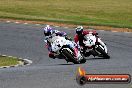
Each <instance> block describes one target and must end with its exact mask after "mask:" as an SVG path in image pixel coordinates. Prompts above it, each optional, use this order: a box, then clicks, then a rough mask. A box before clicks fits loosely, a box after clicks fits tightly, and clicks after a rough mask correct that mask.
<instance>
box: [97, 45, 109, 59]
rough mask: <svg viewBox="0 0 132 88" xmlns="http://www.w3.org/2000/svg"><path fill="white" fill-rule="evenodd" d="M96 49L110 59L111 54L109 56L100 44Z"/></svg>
mask: <svg viewBox="0 0 132 88" xmlns="http://www.w3.org/2000/svg"><path fill="white" fill-rule="evenodd" d="M96 50H97V51H98V52H100V53H101V55H102V56H103V57H104V58H106V59H110V56H109V55H108V54H107V53H106V52H105V51H104V50H103V49H102V48H101V47H100V46H98V47H97V48H96Z"/></svg>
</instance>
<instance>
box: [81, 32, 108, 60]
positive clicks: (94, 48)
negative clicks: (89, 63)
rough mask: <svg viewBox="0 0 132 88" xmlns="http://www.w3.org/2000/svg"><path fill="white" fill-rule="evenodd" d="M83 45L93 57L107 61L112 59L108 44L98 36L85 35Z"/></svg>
mask: <svg viewBox="0 0 132 88" xmlns="http://www.w3.org/2000/svg"><path fill="white" fill-rule="evenodd" d="M83 43H84V44H85V46H86V47H87V50H89V51H90V53H91V54H92V55H93V56H99V57H103V58H106V59H109V58H110V56H109V55H108V50H107V47H106V44H105V43H104V42H103V41H102V40H101V39H100V38H99V37H98V35H93V34H92V33H89V34H87V35H85V36H84V40H83Z"/></svg>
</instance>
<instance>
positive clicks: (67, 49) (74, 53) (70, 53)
mask: <svg viewBox="0 0 132 88" xmlns="http://www.w3.org/2000/svg"><path fill="white" fill-rule="evenodd" d="M76 45H77V44H76V43H75V42H73V41H70V40H66V39H65V37H61V36H54V37H53V38H52V39H51V48H52V51H53V52H54V53H56V54H58V55H61V56H63V57H64V59H65V60H66V61H67V62H73V63H74V64H81V63H85V62H86V59H85V58H84V57H83V55H82V54H81V52H80V50H79V49H78V48H77V47H76Z"/></svg>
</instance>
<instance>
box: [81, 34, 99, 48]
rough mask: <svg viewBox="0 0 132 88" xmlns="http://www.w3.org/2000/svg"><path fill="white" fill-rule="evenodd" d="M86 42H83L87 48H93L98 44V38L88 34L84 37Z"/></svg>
mask: <svg viewBox="0 0 132 88" xmlns="http://www.w3.org/2000/svg"><path fill="white" fill-rule="evenodd" d="M84 38H85V41H83V43H84V44H85V46H88V47H91V46H93V45H95V42H96V37H95V36H93V35H91V34H87V35H85V36H84Z"/></svg>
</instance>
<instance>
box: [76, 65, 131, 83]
mask: <svg viewBox="0 0 132 88" xmlns="http://www.w3.org/2000/svg"><path fill="white" fill-rule="evenodd" d="M76 81H77V83H78V84H79V85H84V84H89V83H110V84H116V83H118V84H126V83H130V81H131V76H130V75H129V74H86V72H85V70H84V69H83V68H81V67H79V68H78V72H77V76H76Z"/></svg>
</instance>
